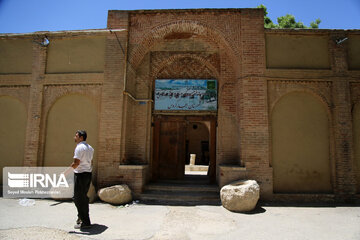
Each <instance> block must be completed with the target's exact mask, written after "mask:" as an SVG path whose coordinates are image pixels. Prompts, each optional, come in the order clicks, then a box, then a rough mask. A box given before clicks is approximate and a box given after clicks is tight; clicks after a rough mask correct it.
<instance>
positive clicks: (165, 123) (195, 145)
mask: <svg viewBox="0 0 360 240" xmlns="http://www.w3.org/2000/svg"><path fill="white" fill-rule="evenodd" d="M215 139H216V117H215V116H164V115H159V116H154V149H153V153H154V155H153V164H152V180H157V179H173V180H174V179H175V180H176V179H178V180H181V179H183V178H184V176H185V174H191V175H194V174H195V175H196V174H200V175H206V176H208V177H209V179H210V181H211V182H215V179H216V176H215V166H216V162H215V157H216V156H215V155H216V153H215V148H216V143H215Z"/></svg>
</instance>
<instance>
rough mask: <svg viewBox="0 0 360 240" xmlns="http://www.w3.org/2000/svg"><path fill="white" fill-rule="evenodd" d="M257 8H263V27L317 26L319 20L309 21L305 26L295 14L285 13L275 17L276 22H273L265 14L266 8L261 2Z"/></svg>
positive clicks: (266, 13)
mask: <svg viewBox="0 0 360 240" xmlns="http://www.w3.org/2000/svg"><path fill="white" fill-rule="evenodd" d="M258 8H262V9H264V27H265V28H319V24H320V23H321V20H320V19H319V18H318V19H316V20H315V21H312V22H311V23H310V26H309V27H307V26H306V25H304V23H302V22H297V21H296V20H295V16H294V15H291V14H286V15H285V16H281V17H278V18H277V24H275V23H274V22H273V21H272V20H271V19H270V18H269V17H268V16H267V15H268V12H267V8H266V7H265V6H264V5H263V4H261V5H260V6H258Z"/></svg>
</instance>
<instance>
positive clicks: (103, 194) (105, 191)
mask: <svg viewBox="0 0 360 240" xmlns="http://www.w3.org/2000/svg"><path fill="white" fill-rule="evenodd" d="M98 196H99V198H100V199H101V200H102V201H104V202H107V203H111V204H114V205H120V204H126V203H129V202H131V201H132V196H131V190H130V188H129V187H128V186H127V185H126V184H121V185H114V186H111V187H107V188H102V189H100V190H99V192H98Z"/></svg>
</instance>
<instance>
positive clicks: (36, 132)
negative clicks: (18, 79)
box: [24, 37, 47, 166]
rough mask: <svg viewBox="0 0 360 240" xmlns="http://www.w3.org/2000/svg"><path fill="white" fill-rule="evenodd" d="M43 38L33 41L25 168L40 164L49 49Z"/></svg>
mask: <svg viewBox="0 0 360 240" xmlns="http://www.w3.org/2000/svg"><path fill="white" fill-rule="evenodd" d="M42 41H43V37H38V38H35V39H34V40H33V46H32V48H33V54H32V55H33V57H32V75H31V86H30V97H29V103H28V116H27V126H26V136H25V153H24V166H37V165H38V163H39V159H38V157H39V150H40V149H39V147H40V144H39V142H40V123H41V117H43V116H42V111H41V110H42V108H41V106H42V100H43V82H44V78H45V69H46V54H47V47H45V46H42V45H41V44H40V43H41V42H42Z"/></svg>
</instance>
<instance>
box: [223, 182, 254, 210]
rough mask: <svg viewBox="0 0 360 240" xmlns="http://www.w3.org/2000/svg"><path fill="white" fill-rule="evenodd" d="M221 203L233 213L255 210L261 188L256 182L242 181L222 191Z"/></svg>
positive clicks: (226, 186) (225, 187)
mask: <svg viewBox="0 0 360 240" xmlns="http://www.w3.org/2000/svg"><path fill="white" fill-rule="evenodd" d="M220 198H221V203H222V205H223V206H224V208H226V209H228V210H230V211H233V212H249V211H252V210H254V208H255V207H256V204H257V202H258V200H259V198H260V187H259V185H258V184H257V182H256V181H255V180H240V181H236V182H233V183H231V184H229V185H225V186H224V187H222V188H221V190H220Z"/></svg>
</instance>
